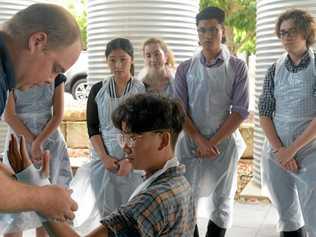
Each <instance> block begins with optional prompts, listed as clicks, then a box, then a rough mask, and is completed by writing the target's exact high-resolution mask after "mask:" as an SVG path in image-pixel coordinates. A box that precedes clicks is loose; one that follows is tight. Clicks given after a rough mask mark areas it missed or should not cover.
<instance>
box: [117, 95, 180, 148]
mask: <svg viewBox="0 0 316 237" xmlns="http://www.w3.org/2000/svg"><path fill="white" fill-rule="evenodd" d="M184 118H185V116H184V110H183V108H182V106H181V105H180V104H179V103H178V102H177V101H175V100H173V99H170V98H167V97H163V96H160V95H155V94H149V93H148V94H147V93H146V94H137V95H134V96H131V97H128V98H127V99H126V100H125V101H124V102H123V103H122V104H120V105H119V106H118V107H117V108H116V109H115V110H114V112H113V113H112V121H113V124H114V126H115V127H116V128H118V129H120V130H122V123H123V122H124V123H125V124H126V126H127V130H128V132H130V133H138V134H140V133H143V132H149V131H153V130H162V129H166V130H169V131H170V133H171V137H172V138H171V144H172V148H173V149H174V147H175V144H176V142H177V139H178V135H179V133H180V132H181V130H182V127H183V123H184Z"/></svg>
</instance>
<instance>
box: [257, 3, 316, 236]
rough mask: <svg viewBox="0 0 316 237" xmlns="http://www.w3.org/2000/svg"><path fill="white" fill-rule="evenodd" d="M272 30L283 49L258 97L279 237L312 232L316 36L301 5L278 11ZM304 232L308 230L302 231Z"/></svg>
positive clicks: (315, 25)
mask: <svg viewBox="0 0 316 237" xmlns="http://www.w3.org/2000/svg"><path fill="white" fill-rule="evenodd" d="M275 31H276V34H277V36H278V37H279V39H280V41H281V43H282V45H283V47H284V49H285V51H286V52H285V53H284V54H283V55H282V56H281V57H280V58H279V59H278V60H277V61H276V62H275V63H273V64H272V65H271V66H270V67H269V68H268V70H267V73H266V77H265V80H264V83H263V90H262V94H261V96H260V98H259V104H258V108H259V116H260V124H261V127H262V129H263V131H264V133H265V135H266V138H267V139H266V141H265V143H264V146H263V149H262V170H263V172H262V173H263V181H264V183H265V184H266V185H267V187H268V189H269V193H270V196H271V200H272V203H273V205H274V206H275V207H276V209H277V211H278V214H279V225H278V227H279V230H280V236H281V237H305V236H306V235H307V233H308V236H310V237H315V236H316V189H315V184H316V182H315V181H316V173H315V170H316V169H315V167H316V160H315V156H316V141H315V138H316V119H315V117H316V80H315V75H316V61H315V56H316V54H315V52H314V50H313V48H312V46H313V44H314V43H315V39H316V38H315V37H316V22H315V19H314V17H313V16H312V15H311V14H310V13H308V12H307V11H305V10H301V9H290V10H287V11H285V12H283V13H282V14H281V15H280V16H279V18H278V20H277V23H276V26H275ZM306 232H307V233H306Z"/></svg>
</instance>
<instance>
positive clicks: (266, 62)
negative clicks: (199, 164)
mask: <svg viewBox="0 0 316 237" xmlns="http://www.w3.org/2000/svg"><path fill="white" fill-rule="evenodd" d="M290 8H301V9H305V10H307V11H309V12H310V13H311V14H312V15H313V16H314V17H316V1H315V0H304V1H297V0H257V32H256V33H257V46H256V81H255V97H256V100H255V101H256V110H255V111H256V112H255V131H254V181H255V182H256V183H257V184H258V185H261V165H260V164H261V150H262V145H263V142H264V135H263V132H262V129H261V128H260V125H259V116H258V99H259V96H260V94H261V92H262V85H263V81H264V77H265V73H266V71H267V69H268V67H269V66H270V65H271V64H272V63H273V62H275V61H276V59H277V58H278V57H280V56H281V54H282V53H283V52H284V50H283V48H282V45H281V43H280V40H279V39H278V38H277V36H276V34H275V30H274V27H275V23H276V20H277V18H278V16H279V15H280V14H281V13H282V12H284V11H285V10H287V9H290Z"/></svg>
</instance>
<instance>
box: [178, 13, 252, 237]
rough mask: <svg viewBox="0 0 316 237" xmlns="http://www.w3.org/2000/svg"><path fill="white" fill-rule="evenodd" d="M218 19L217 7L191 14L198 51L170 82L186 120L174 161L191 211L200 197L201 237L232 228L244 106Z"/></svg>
mask: <svg viewBox="0 0 316 237" xmlns="http://www.w3.org/2000/svg"><path fill="white" fill-rule="evenodd" d="M224 19H225V14H224V12H223V11H222V10H221V9H219V8H217V7H208V8H206V9H204V10H202V11H201V12H200V13H199V14H197V16H196V25H197V31H198V36H199V45H200V46H201V48H202V50H201V51H200V52H199V53H197V54H196V55H195V56H193V57H192V58H191V59H189V60H187V61H185V62H183V63H182V64H180V65H179V67H178V69H177V73H176V80H175V94H176V97H177V98H179V99H180V100H181V101H182V104H183V106H184V108H185V111H186V115H187V116H186V120H185V125H184V131H185V133H184V135H183V136H182V137H180V138H179V141H178V144H177V149H176V156H177V157H178V158H179V160H180V162H181V163H183V164H185V166H186V177H187V178H188V180H189V182H190V183H191V185H192V189H193V194H194V195H195V201H196V203H197V206H198V201H199V200H200V198H202V197H203V198H204V200H206V203H207V206H206V207H203V210H206V211H208V218H209V222H208V227H207V234H206V236H212V237H222V236H224V235H225V232H226V229H227V228H228V227H230V226H231V224H232V211H233V202H234V195H235V191H236V188H237V163H238V160H239V158H240V157H241V155H242V153H243V151H244V149H245V144H244V141H243V139H242V138H241V135H240V134H239V132H238V127H239V125H240V124H241V123H242V121H243V120H244V119H245V118H246V117H247V115H248V104H249V98H248V76H247V67H246V65H245V63H244V62H243V61H241V60H240V59H238V58H236V57H234V56H232V55H231V54H230V53H229V51H228V49H227V48H226V47H225V46H224V45H222V44H221V43H222V42H223V39H224V33H225V29H224ZM195 236H198V231H197V228H196V231H195Z"/></svg>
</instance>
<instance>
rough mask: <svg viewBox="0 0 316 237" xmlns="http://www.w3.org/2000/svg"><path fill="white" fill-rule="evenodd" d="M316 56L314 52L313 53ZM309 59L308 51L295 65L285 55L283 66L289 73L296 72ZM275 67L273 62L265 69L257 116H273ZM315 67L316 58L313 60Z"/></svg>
mask: <svg viewBox="0 0 316 237" xmlns="http://www.w3.org/2000/svg"><path fill="white" fill-rule="evenodd" d="M315 57H316V54H315ZM310 61H311V58H310V56H309V53H308V51H307V52H306V54H305V55H304V56H303V58H302V60H301V61H300V63H299V64H298V65H295V64H294V63H293V61H292V60H291V58H290V57H289V56H287V58H286V60H285V67H286V69H287V70H288V71H289V72H291V73H297V72H299V71H301V70H304V69H306V68H307V66H308V65H309V63H310ZM275 67H276V63H274V64H273V65H272V66H271V67H270V68H269V69H268V71H267V74H266V76H265V79H264V83H263V89H262V94H261V96H260V97H259V104H258V109H259V116H265V117H270V118H272V117H273V113H274V111H275V98H274V76H275ZM315 67H316V60H315Z"/></svg>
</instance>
